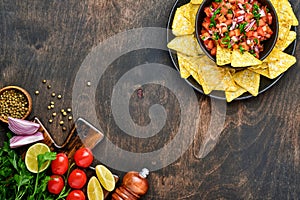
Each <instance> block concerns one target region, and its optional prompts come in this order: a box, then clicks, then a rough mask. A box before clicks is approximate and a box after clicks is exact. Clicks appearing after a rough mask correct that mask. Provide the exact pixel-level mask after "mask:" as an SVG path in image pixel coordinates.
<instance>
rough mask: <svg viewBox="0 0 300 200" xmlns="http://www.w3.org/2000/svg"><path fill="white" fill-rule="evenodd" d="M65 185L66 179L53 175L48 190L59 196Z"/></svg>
mask: <svg viewBox="0 0 300 200" xmlns="http://www.w3.org/2000/svg"><path fill="white" fill-rule="evenodd" d="M64 185H65V184H64V179H63V178H62V177H61V176H60V175H52V176H50V180H49V181H48V185H47V188H48V191H49V192H50V193H52V194H59V193H60V192H61V191H62V189H63V188H64Z"/></svg>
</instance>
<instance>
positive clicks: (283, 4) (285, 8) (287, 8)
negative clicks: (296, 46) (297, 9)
mask: <svg viewBox="0 0 300 200" xmlns="http://www.w3.org/2000/svg"><path fill="white" fill-rule="evenodd" d="M278 9H279V10H280V14H281V13H286V15H287V16H288V18H289V19H290V21H291V25H292V26H298V25H299V22H298V19H297V17H296V15H295V13H294V11H293V8H292V6H291V4H290V2H289V1H288V0H281V1H280V2H279V5H278ZM280 18H281V17H280Z"/></svg>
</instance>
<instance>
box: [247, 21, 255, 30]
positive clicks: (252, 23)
mask: <svg viewBox="0 0 300 200" xmlns="http://www.w3.org/2000/svg"><path fill="white" fill-rule="evenodd" d="M254 24H255V20H254V19H252V21H251V22H250V23H249V24H247V25H246V27H245V31H246V32H248V31H250V29H251V28H252V26H253V25H254Z"/></svg>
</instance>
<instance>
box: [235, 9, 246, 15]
mask: <svg viewBox="0 0 300 200" xmlns="http://www.w3.org/2000/svg"><path fill="white" fill-rule="evenodd" d="M236 13H238V14H241V15H243V14H245V13H246V12H245V11H244V10H239V11H237V12H236Z"/></svg>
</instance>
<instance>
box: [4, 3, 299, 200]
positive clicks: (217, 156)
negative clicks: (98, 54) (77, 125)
mask: <svg viewBox="0 0 300 200" xmlns="http://www.w3.org/2000/svg"><path fill="white" fill-rule="evenodd" d="M174 3H175V0H172V1H171V0H169V1H165V0H148V1H133V0H126V1H116V0H112V1H108V0H95V1H70V0H64V1H62V0H53V1H49V0H31V1H16V0H2V1H0V14H1V15H0V17H1V20H0V27H1V28H0V87H4V86H6V85H18V86H21V87H23V88H25V89H26V90H28V91H29V92H30V94H31V95H32V97H33V111H32V113H31V116H30V118H33V117H34V116H37V117H38V118H39V119H40V120H41V121H42V122H43V123H44V125H45V127H46V128H47V129H48V131H49V132H50V133H51V134H52V135H53V138H54V139H55V141H56V142H57V143H58V144H61V143H63V142H64V140H65V139H66V138H67V136H68V133H69V131H70V129H71V127H72V125H73V123H74V120H70V121H68V120H66V121H65V126H66V128H67V130H66V131H63V130H62V127H61V126H60V125H59V123H58V121H59V120H55V121H54V122H53V123H51V124H50V123H48V119H50V118H51V115H52V113H53V112H54V110H48V109H47V106H48V105H49V104H50V101H55V109H60V108H64V109H66V108H69V107H70V108H72V93H73V92H72V91H73V90H76V88H73V85H74V82H75V81H76V74H77V72H78V71H79V69H80V67H81V65H82V63H83V61H84V59H85V58H86V57H87V55H88V54H89V53H90V52H91V50H92V49H93V48H94V47H96V46H97V45H99V44H100V43H101V42H103V41H106V40H107V39H109V38H110V37H113V36H114V35H116V34H117V33H122V32H125V31H127V30H130V29H133V28H142V27H162V28H165V27H166V26H167V21H168V17H169V13H170V10H171V8H172V6H173V5H174ZM291 4H292V5H293V8H294V10H295V12H296V13H297V16H298V18H299V16H300V11H299V1H298V0H293V1H292V2H291ZM297 39H299V34H298V36H297ZM139 42H140V41H138V40H137V41H136V43H139ZM114 48H118V47H117V46H112V47H111V49H114ZM299 52H300V48H299V45H297V49H296V54H295V55H296V57H298V58H299V54H300V53H299ZM146 63H161V64H163V65H167V66H169V67H170V68H172V69H173V65H172V62H171V60H170V57H169V54H168V52H167V51H163V50H157V49H156V50H155V49H141V50H138V51H133V52H130V53H128V54H126V55H123V56H120V57H119V58H117V59H116V60H115V61H114V62H113V63H111V65H110V66H108V68H107V70H106V71H105V74H104V75H105V76H103V77H101V79H100V80H99V83H97V85H96V87H95V91H96V95H95V99H94V100H95V102H96V104H95V107H96V110H97V112H96V115H97V116H96V117H97V119H98V123H99V124H100V125H101V128H102V131H103V133H104V135H105V136H106V137H107V138H109V139H110V140H111V141H113V143H114V144H116V145H117V146H119V147H120V148H122V149H126V150H128V151H132V152H142V153H143V152H148V151H154V150H155V149H158V148H161V147H163V146H164V145H165V144H167V143H168V142H169V141H171V140H172V139H173V138H174V137H175V135H176V131H177V130H178V127H179V122H180V120H179V119H180V114H178V113H180V108H179V103H178V101H176V100H174V99H176V96H178V95H180V94H175V95H174V93H172V91H170V90H168V88H166V87H160V86H159V85H158V84H146V85H141V88H140V89H141V90H139V91H138V90H136V91H134V93H132V97H131V98H130V103H129V105H128V107H129V112H130V114H131V117H132V120H133V121H134V122H135V123H137V124H139V125H141V126H144V125H147V124H148V123H150V119H149V113H148V111H149V106H151V105H149V103H150V104H153V103H158V104H161V105H162V106H164V108H165V111H166V114H167V117H166V123H165V125H164V127H163V128H162V130H161V131H159V133H158V134H156V135H155V136H152V137H150V138H149V141H148V140H147V139H141V138H136V137H132V136H129V135H127V134H126V133H124V132H123V131H122V130H121V129H120V128H118V126H117V124H116V122H115V121H114V117H113V115H112V110H111V104H110V103H111V97H112V93H113V87H114V86H115V85H116V84H117V81H118V79H120V78H121V77H122V75H124V74H125V73H126V72H127V71H129V70H130V69H131V68H133V67H134V66H137V65H141V64H146ZM299 68H300V65H299V62H297V64H295V65H294V66H293V67H292V68H290V69H289V70H288V72H286V73H285V74H284V76H283V77H282V78H281V79H280V80H279V81H278V82H277V84H275V85H274V86H273V87H272V88H271V89H269V90H267V91H266V92H264V93H262V94H260V95H259V96H258V97H255V98H250V99H247V100H242V101H234V102H232V103H230V104H227V105H226V118H224V119H225V121H224V125H223V126H222V129H221V131H220V136H219V139H218V141H217V144H216V146H214V148H213V149H212V150H211V151H210V152H209V154H208V155H207V156H205V157H204V158H201V157H200V156H199V149H200V148H201V146H202V145H203V141H205V139H206V138H207V135H206V133H207V130H208V129H209V128H211V127H209V123H210V122H211V121H214V119H213V118H212V117H211V116H212V112H213V111H212V110H213V109H212V102H214V101H213V100H212V99H211V98H209V97H207V96H204V95H202V94H200V93H198V92H195V94H196V104H197V105H198V109H199V111H198V110H197V112H199V115H198V117H197V118H196V121H198V123H199V126H198V129H197V130H196V132H195V134H193V133H192V135H191V137H193V141H192V144H191V145H190V146H189V147H188V149H187V151H185V152H184V153H183V154H182V155H181V156H179V157H178V159H177V160H175V162H172V163H171V164H169V165H167V166H164V167H163V168H161V169H157V170H155V171H152V172H151V173H150V176H149V178H148V180H149V182H150V189H149V191H148V193H147V195H145V196H144V197H143V199H300V186H299V185H300V135H299V132H300V100H299V96H300V92H299V85H300V70H299ZM44 79H45V80H47V83H46V84H43V83H42V80H44ZM85 81H86V82H83V83H82V84H83V85H84V86H87V87H90V86H89V80H85ZM90 83H91V87H93V84H94V82H90ZM85 84H86V85H85ZM47 85H51V89H48V88H47ZM37 90H38V91H39V95H35V91H37ZM52 92H55V93H56V97H52V96H51V94H52ZM184 92H185V91H182V94H184ZM58 94H61V95H62V98H61V99H60V100H59V99H57V95H58ZM53 99H55V100H53ZM87 99H89V98H87ZM90 100H91V101H93V99H90ZM89 103H90V102H85V101H79V102H78V105H77V106H79V107H80V106H86V105H88V104H89ZM194 103H195V102H194ZM56 112H58V113H59V110H56ZM188 112H194V110H193V108H188ZM187 117H188V119H189V117H190V120H191V121H193V120H195V119H192V118H191V117H193V115H190V116H187ZM211 118H212V119H211ZM186 128H187V129H188V127H186ZM6 131H7V126H6V124H0V132H1V141H3V140H4V139H6V138H5V136H4V133H5V132H6ZM183 132H184V131H183ZM185 132H187V131H185ZM120 155H121V154H118V153H116V154H115V156H114V157H112V160H118V159H119V157H118V156H120ZM166 156H167V155H166ZM162 160H163V158H162ZM133 163H134V162H133ZM133 167H134V166H133ZM145 167H147V166H145ZM150 168H151V167H150ZM114 172H115V173H118V174H119V175H120V176H121V177H122V175H123V174H124V172H122V171H121V170H114Z"/></svg>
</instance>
